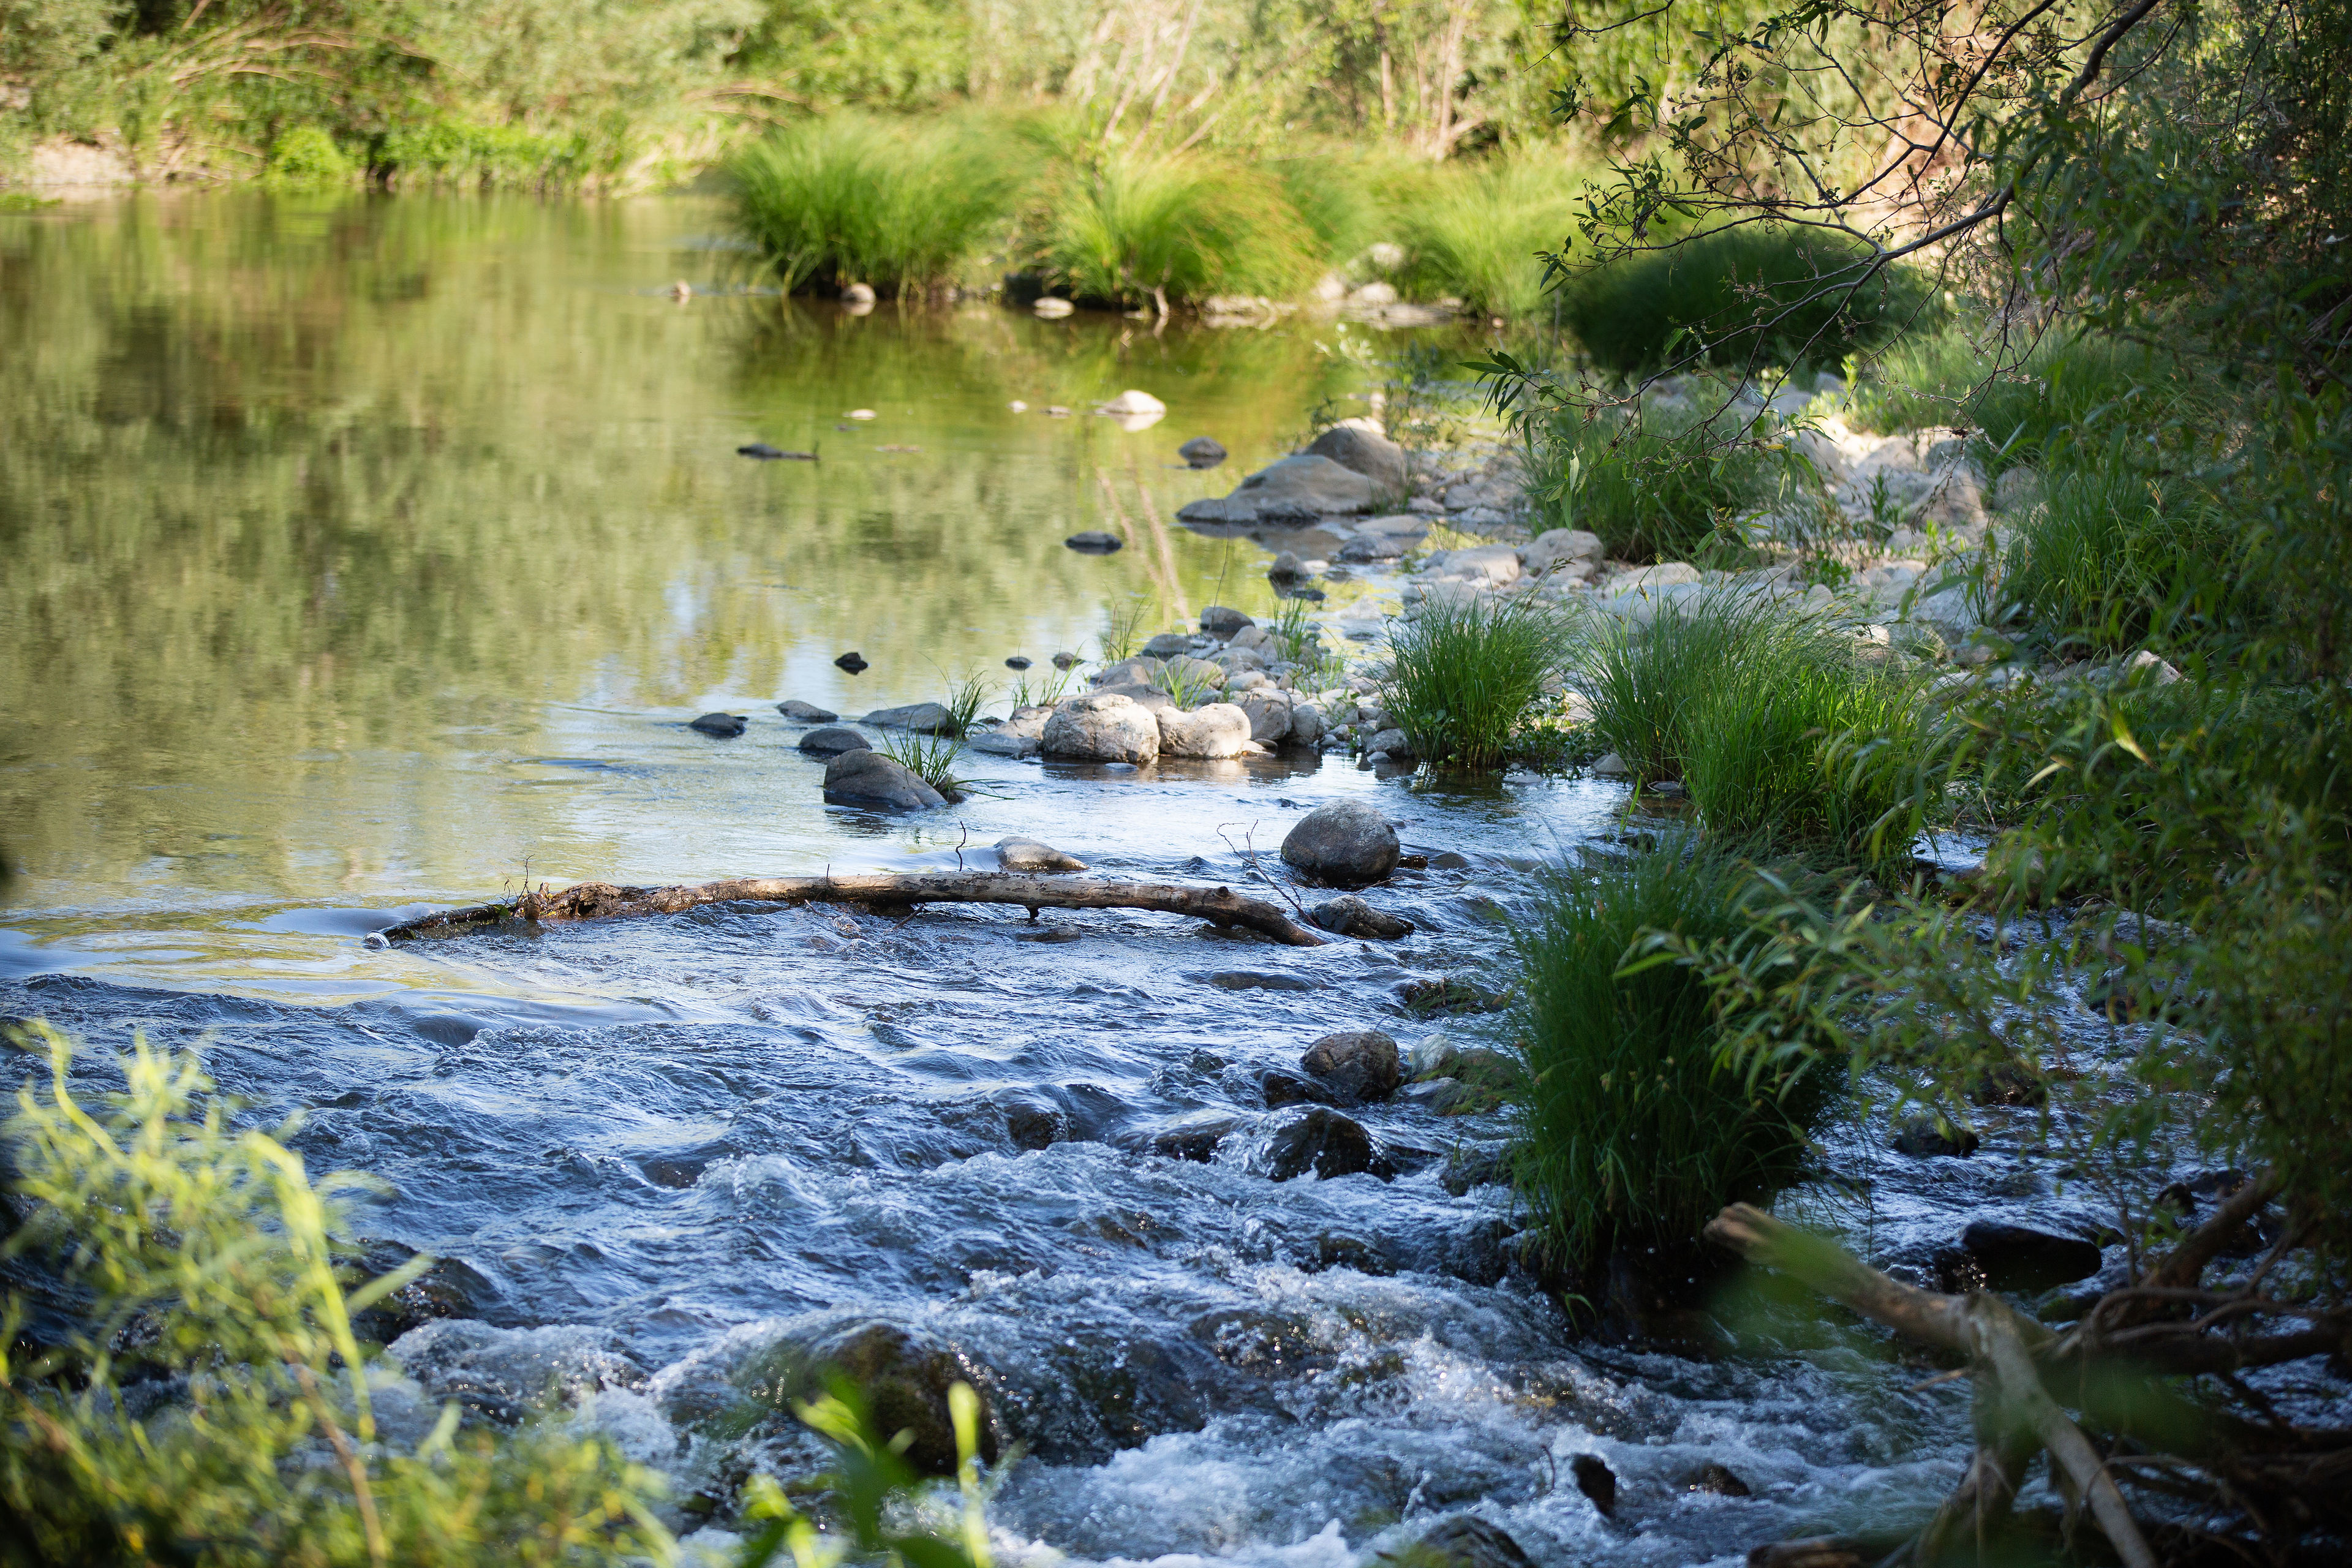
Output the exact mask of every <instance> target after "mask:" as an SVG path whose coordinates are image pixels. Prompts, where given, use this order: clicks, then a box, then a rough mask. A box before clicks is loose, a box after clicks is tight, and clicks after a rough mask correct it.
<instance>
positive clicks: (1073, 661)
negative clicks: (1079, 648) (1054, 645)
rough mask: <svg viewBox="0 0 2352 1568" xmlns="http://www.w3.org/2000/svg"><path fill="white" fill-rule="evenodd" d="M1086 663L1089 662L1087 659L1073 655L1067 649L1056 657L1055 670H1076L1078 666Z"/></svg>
mask: <svg viewBox="0 0 2352 1568" xmlns="http://www.w3.org/2000/svg"><path fill="white" fill-rule="evenodd" d="M1086 662H1087V661H1086V660H1085V659H1083V658H1079V657H1078V656H1077V655H1076V654H1074V653H1071V652H1069V651H1068V650H1067V649H1065V650H1063V651H1062V652H1060V653H1057V654H1055V656H1054V668H1055V669H1076V668H1078V666H1080V665H1082V664H1084V663H1086Z"/></svg>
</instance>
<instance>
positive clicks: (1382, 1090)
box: [1298, 1029, 1404, 1104]
mask: <svg viewBox="0 0 2352 1568" xmlns="http://www.w3.org/2000/svg"><path fill="white" fill-rule="evenodd" d="M1298 1065H1299V1066H1300V1067H1302V1068H1306V1069H1307V1073H1308V1074H1309V1075H1311V1076H1312V1077H1314V1078H1317V1079H1321V1080H1322V1081H1323V1082H1325V1083H1327V1084H1328V1085H1330V1086H1331V1088H1332V1089H1333V1090H1334V1091H1336V1092H1337V1093H1338V1094H1339V1095H1340V1096H1341V1097H1342V1100H1341V1103H1343V1104H1361V1103H1367V1102H1371V1101H1377V1100H1386V1099H1387V1098H1388V1097H1389V1096H1390V1095H1391V1094H1394V1093H1395V1092H1396V1091H1397V1086H1398V1085H1399V1084H1402V1082H1404V1062H1403V1060H1402V1058H1400V1057H1399V1056H1398V1054H1397V1043H1396V1041H1395V1040H1393V1039H1391V1038H1390V1037H1388V1036H1386V1035H1384V1034H1381V1032H1380V1031H1379V1030H1378V1029H1365V1030H1360V1031H1357V1032H1354V1033H1350V1034H1340V1035H1326V1036H1324V1037H1322V1038H1321V1039H1319V1040H1318V1041H1316V1042H1315V1043H1314V1044H1313V1045H1311V1046H1309V1047H1307V1054H1306V1055H1305V1056H1303V1057H1301V1058H1298Z"/></svg>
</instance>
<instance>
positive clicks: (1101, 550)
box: [1062, 528, 1127, 555]
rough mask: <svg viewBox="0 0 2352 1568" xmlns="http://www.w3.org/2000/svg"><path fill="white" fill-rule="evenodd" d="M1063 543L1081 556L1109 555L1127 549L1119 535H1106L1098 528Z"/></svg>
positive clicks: (1075, 535) (1071, 536)
mask: <svg viewBox="0 0 2352 1568" xmlns="http://www.w3.org/2000/svg"><path fill="white" fill-rule="evenodd" d="M1062 542H1063V543H1064V544H1066V545H1068V546H1069V547H1070V548H1071V549H1072V550H1075V551H1076V552H1078V553H1079V554H1081V555H1108V554H1109V553H1111V552H1113V551H1115V550H1123V549H1125V548H1126V547H1127V546H1126V544H1125V543H1124V542H1122V541H1121V540H1120V539H1119V537H1118V535H1117V534H1115V533H1105V532H1104V531H1102V530H1100V529H1098V528H1089V529H1087V531H1084V532H1083V533H1074V534H1072V535H1070V537H1069V538H1067V539H1065V540H1064V541H1062Z"/></svg>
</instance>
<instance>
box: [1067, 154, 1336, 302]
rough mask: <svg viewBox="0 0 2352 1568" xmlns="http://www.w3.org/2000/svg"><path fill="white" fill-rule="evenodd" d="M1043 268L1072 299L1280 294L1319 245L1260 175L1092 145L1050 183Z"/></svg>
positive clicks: (1308, 271)
mask: <svg viewBox="0 0 2352 1568" xmlns="http://www.w3.org/2000/svg"><path fill="white" fill-rule="evenodd" d="M1049 209H1050V216H1049V218H1048V219H1047V222H1046V226H1045V237H1044V240H1043V244H1042V251H1043V260H1044V263H1045V269H1046V270H1047V272H1048V273H1050V274H1051V275H1052V276H1054V277H1055V278H1056V279H1059V280H1060V281H1061V282H1062V283H1063V284H1064V285H1066V287H1067V288H1068V289H1070V291H1071V292H1072V294H1073V295H1074V296H1076V298H1078V299H1080V300H1092V301H1098V302H1102V303H1106V304H1117V305H1130V306H1132V305H1147V304H1148V305H1154V306H1158V307H1162V308H1164V307H1168V306H1171V305H1176V304H1182V303H1185V302H1188V301H1191V300H1200V299H1204V298H1206V297H1207V296H1209V295H1212V294H1269V295H1274V296H1277V297H1281V296H1287V295H1290V294H1292V293H1295V292H1297V290H1298V289H1301V288H1303V287H1304V286H1305V284H1306V283H1307V279H1310V278H1311V277H1312V276H1313V275H1314V272H1315V269H1316V262H1317V258H1318V246H1317V244H1316V240H1315V235H1314V231H1313V230H1312V229H1310V228H1308V227H1307V224H1306V223H1305V221H1304V220H1302V219H1301V218H1300V217H1299V216H1298V214H1297V211H1296V210H1295V209H1293V208H1292V206H1291V205H1290V203H1289V201H1288V199H1287V198H1286V196H1285V195H1284V194H1283V191H1282V187H1281V186H1280V185H1279V184H1277V183H1276V182H1275V181H1273V180H1271V179H1269V178H1267V177H1266V176H1265V175H1264V174H1258V173H1255V171H1252V170H1248V169H1243V168H1238V167H1235V166H1234V165H1232V164H1229V163H1222V162H1220V161H1218V160H1216V159H1213V158H1210V157H1206V156H1203V155H1201V154H1196V153H1140V152H1134V151H1125V150H1122V151H1112V152H1107V153H1093V154H1091V155H1089V156H1088V157H1087V158H1086V159H1084V160H1083V161H1078V162H1074V163H1071V164H1070V165H1069V166H1068V167H1067V168H1066V172H1065V173H1064V174H1063V176H1062V178H1061V180H1060V181H1059V183H1058V184H1056V186H1055V189H1054V191H1053V193H1052V195H1051V198H1050V202H1049Z"/></svg>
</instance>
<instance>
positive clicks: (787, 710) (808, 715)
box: [776, 697, 841, 724]
mask: <svg viewBox="0 0 2352 1568" xmlns="http://www.w3.org/2000/svg"><path fill="white" fill-rule="evenodd" d="M776 711H777V712H779V713H781V714H782V715H783V716H784V717H785V718H787V719H790V720H792V721H793V722H795V723H800V724H830V723H832V722H833V721H835V720H836V719H838V718H840V717H841V715H840V714H838V713H836V712H835V711H834V710H832V709H830V708H820V707H818V706H817V705H816V704H815V703H814V702H803V701H802V700H800V699H799V698H797V697H789V698H786V699H785V700H783V701H782V702H779V703H777V704H776Z"/></svg>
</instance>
